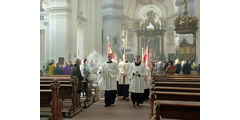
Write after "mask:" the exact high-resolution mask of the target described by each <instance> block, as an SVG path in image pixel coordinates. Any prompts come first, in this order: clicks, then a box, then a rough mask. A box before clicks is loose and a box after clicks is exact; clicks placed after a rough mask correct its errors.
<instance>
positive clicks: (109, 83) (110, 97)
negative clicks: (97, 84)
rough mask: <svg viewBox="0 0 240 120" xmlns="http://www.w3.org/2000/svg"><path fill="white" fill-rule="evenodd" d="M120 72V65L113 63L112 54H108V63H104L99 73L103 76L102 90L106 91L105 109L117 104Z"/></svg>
mask: <svg viewBox="0 0 240 120" xmlns="http://www.w3.org/2000/svg"><path fill="white" fill-rule="evenodd" d="M118 71H119V70H118V64H117V63H115V62H113V61H112V56H111V54H108V61H107V62H106V63H103V66H102V67H101V69H100V71H99V73H100V74H102V89H103V90H104V91H105V107H108V106H110V105H112V104H114V103H115V98H116V90H117V82H116V81H117V75H118Z"/></svg>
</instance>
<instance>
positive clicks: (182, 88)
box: [150, 76, 200, 120]
mask: <svg viewBox="0 0 240 120" xmlns="http://www.w3.org/2000/svg"><path fill="white" fill-rule="evenodd" d="M152 84H153V85H152V89H151V99H150V105H151V114H150V116H151V117H152V118H154V117H153V116H154V102H155V101H156V100H165V101H183V102H186V103H187V102H198V103H199V101H200V77H199V76H198V77H195V76H194V77H192V76H191V77H188V76H181V77H179V78H178V77H169V76H154V77H153V81H152ZM163 105H164V103H163ZM174 105H175V107H176V104H172V108H173V110H174ZM169 109H170V108H169ZM155 111H157V112H159V109H156V110H155ZM160 112H161V111H160ZM176 113H179V112H177V111H176ZM198 114H200V113H199V112H198ZM191 115H192V114H191ZM157 116H159V114H157ZM155 118H156V114H155ZM170 118H171V117H170ZM180 118H181V117H180ZM180 118H178V119H180ZM196 118H197V119H199V117H196ZM186 119H187V118H186ZM193 120H194V119H193Z"/></svg>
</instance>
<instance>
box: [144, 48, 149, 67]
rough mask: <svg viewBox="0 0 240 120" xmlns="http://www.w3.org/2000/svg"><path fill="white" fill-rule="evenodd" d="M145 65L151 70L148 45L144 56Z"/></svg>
mask: <svg viewBox="0 0 240 120" xmlns="http://www.w3.org/2000/svg"><path fill="white" fill-rule="evenodd" d="M143 59H144V64H145V65H146V66H148V67H149V68H150V61H149V46H148V44H147V48H146V51H145V54H144V58H143Z"/></svg>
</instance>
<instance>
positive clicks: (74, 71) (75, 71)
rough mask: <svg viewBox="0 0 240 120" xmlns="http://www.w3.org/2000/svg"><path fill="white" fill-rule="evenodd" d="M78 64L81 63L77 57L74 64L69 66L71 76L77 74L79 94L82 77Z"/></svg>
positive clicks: (81, 86)
mask: <svg viewBox="0 0 240 120" xmlns="http://www.w3.org/2000/svg"><path fill="white" fill-rule="evenodd" d="M80 65H81V60H80V59H77V60H76V62H75V64H74V65H73V66H72V68H71V78H73V76H77V78H78V94H81V91H82V89H83V77H82V74H81V72H80V68H79V66H80Z"/></svg>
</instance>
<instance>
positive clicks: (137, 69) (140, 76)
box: [129, 56, 147, 107]
mask: <svg viewBox="0 0 240 120" xmlns="http://www.w3.org/2000/svg"><path fill="white" fill-rule="evenodd" d="M146 75H147V74H146V70H145V66H144V65H143V64H141V61H140V57H139V56H137V57H136V58H135V63H133V64H132V65H131V67H130V72H129V77H130V78H131V81H130V86H129V92H131V99H132V102H133V106H136V107H140V104H143V97H144V84H145V83H144V77H145V76H146ZM136 103H137V105H135V104H136Z"/></svg>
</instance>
